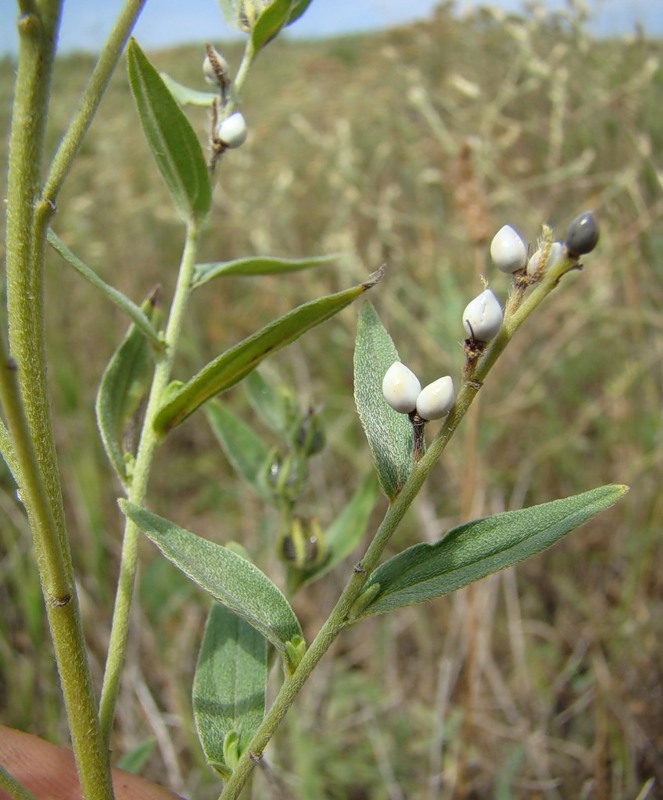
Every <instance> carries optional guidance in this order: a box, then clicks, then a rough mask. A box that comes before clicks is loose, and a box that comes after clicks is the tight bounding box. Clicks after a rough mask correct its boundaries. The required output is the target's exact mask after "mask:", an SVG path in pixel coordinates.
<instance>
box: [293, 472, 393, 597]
mask: <svg viewBox="0 0 663 800" xmlns="http://www.w3.org/2000/svg"><path fill="white" fill-rule="evenodd" d="M378 490H379V487H378V484H377V481H376V480H375V476H374V475H369V476H368V478H366V479H365V480H364V481H362V483H360V484H359V487H358V488H357V489H356V491H355V493H354V494H353V496H352V498H351V499H350V502H349V503H348V504H347V506H346V507H345V508H344V509H343V511H341V513H340V514H339V515H338V517H336V519H335V520H334V522H332V524H331V525H330V526H329V528H328V529H327V530H326V531H325V535H324V546H325V548H326V551H327V558H326V559H325V561H324V562H323V563H322V564H321V565H320V566H319V567H317V568H315V569H314V570H312V571H311V572H309V573H308V574H304V575H302V580H301V583H300V584H299V585H300V586H304V585H306V584H307V583H312V582H313V581H317V580H318V579H319V578H321V577H322V576H323V575H326V574H327V573H328V572H330V571H331V570H332V569H334V567H335V566H337V564H340V563H341V561H344V560H345V559H346V558H347V557H348V556H349V555H350V553H352V551H353V550H354V549H355V548H356V547H357V546H358V544H359V543H360V542H361V540H362V538H363V536H364V533H365V532H366V525H367V524H368V520H369V517H370V516H371V512H372V511H373V508H374V507H375V501H376V499H377V496H378Z"/></svg>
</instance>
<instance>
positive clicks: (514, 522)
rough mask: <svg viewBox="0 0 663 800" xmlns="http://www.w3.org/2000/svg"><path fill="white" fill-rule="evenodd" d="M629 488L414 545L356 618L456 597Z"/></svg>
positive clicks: (386, 569) (381, 574)
mask: <svg viewBox="0 0 663 800" xmlns="http://www.w3.org/2000/svg"><path fill="white" fill-rule="evenodd" d="M627 491H628V487H626V486H618V485H609V486H601V487H599V488H598V489H592V490H591V491H589V492H584V493H583V494H578V495H574V496H572V497H567V498H565V499H563V500H554V501H552V502H551V503H543V504H542V505H537V506H532V507H531V508H524V509H522V510H520V511H507V512H505V513H503V514H495V515H494V516H491V517H485V518H483V519H477V520H473V521H472V522H468V523H465V524H464V525H459V526H458V527H457V528H454V529H453V530H451V531H449V533H447V535H446V536H445V537H444V538H443V539H441V540H440V541H439V542H436V543H434V544H416V545H414V546H413V547H409V548H408V549H407V550H404V551H403V552H402V553H399V554H398V555H397V556H394V557H393V558H390V559H389V560H388V561H386V562H385V563H384V564H382V565H381V566H380V567H378V568H377V569H376V570H375V572H373V574H372V575H371V577H370V579H369V580H368V583H367V584H366V588H365V591H364V595H365V596H366V597H367V598H371V599H370V602H368V603H362V601H361V597H360V598H359V603H358V613H357V614H356V618H362V617H367V616H370V615H372V614H382V613H384V612H385V611H393V610H394V609H397V608H403V607H404V606H409V605H413V604H414V603H423V602H425V601H426V600H431V599H432V598H434V597H439V596H440V595H443V594H447V593H448V592H453V591H455V590H456V589H460V588H461V587H463V586H466V585H467V584H468V583H472V582H473V581H477V580H479V579H480V578H483V577H485V576H486V575H491V574H492V573H493V572H497V571H498V570H500V569H504V568H506V567H510V566H512V565H513V564H517V563H518V562H520V561H523V560H524V559H526V558H529V557H530V556H533V555H535V554H536V553H540V552H541V551H542V550H545V549H546V548H547V547H550V546H551V545H552V544H555V542H557V541H559V540H560V539H561V538H562V537H563V536H565V535H566V534H567V533H569V532H570V531H572V530H574V529H575V528H578V527H579V526H580V525H582V524H583V523H585V522H587V520H588V519H591V517H593V516H594V515H595V514H598V513H599V512H600V511H604V510H605V509H606V508H610V506H612V505H614V504H615V503H616V502H617V501H618V500H619V499H620V498H621V497H622V496H623V495H624V494H625V493H626V492H627Z"/></svg>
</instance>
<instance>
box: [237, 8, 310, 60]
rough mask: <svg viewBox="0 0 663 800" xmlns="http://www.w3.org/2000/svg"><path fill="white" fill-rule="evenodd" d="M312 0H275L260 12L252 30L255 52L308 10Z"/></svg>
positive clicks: (252, 42)
mask: <svg viewBox="0 0 663 800" xmlns="http://www.w3.org/2000/svg"><path fill="white" fill-rule="evenodd" d="M311 2H312V0H273V2H271V3H270V4H269V5H268V6H267V7H266V8H265V9H264V10H263V11H262V13H261V14H260V16H259V17H258V19H257V20H256V22H255V25H254V26H253V29H252V30H251V44H252V45H253V51H254V53H257V52H258V51H259V50H261V49H262V48H263V47H265V45H267V44H269V42H271V41H272V39H274V38H275V37H276V36H278V34H279V32H280V31H281V29H282V28H284V27H285V26H286V25H289V24H290V23H291V22H294V21H295V20H296V19H297V18H298V17H301V15H302V14H303V13H304V11H306V8H307V7H308V6H309V4H310V3H311Z"/></svg>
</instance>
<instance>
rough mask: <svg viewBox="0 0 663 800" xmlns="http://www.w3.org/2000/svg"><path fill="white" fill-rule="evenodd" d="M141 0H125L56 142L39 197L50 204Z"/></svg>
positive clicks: (88, 124) (133, 23)
mask: <svg viewBox="0 0 663 800" xmlns="http://www.w3.org/2000/svg"><path fill="white" fill-rule="evenodd" d="M145 1H146V0H126V2H125V4H124V6H123V7H122V10H121V11H120V14H119V16H118V17H117V19H116V21H115V24H114V25H113V28H112V30H111V32H110V34H109V36H108V39H107V40H106V43H105V44H104V47H103V49H102V51H101V53H100V54H99V60H98V61H97V64H96V66H95V68H94V70H93V72H92V75H91V76H90V80H89V81H88V84H87V86H86V87H85V91H84V92H83V95H82V97H81V100H80V102H79V105H78V110H77V112H76V114H75V116H74V118H73V119H72V121H71V124H70V125H69V128H68V129H67V132H66V133H65V135H64V137H63V138H62V141H61V142H60V146H59V147H58V150H57V152H56V154H55V156H54V157H53V161H52V163H51V167H50V170H49V173H48V177H47V178H46V183H45V185H44V191H43V197H44V199H45V200H46V201H47V202H48V203H50V204H51V205H53V204H54V203H55V201H56V199H57V196H58V194H59V193H60V189H61V188H62V184H63V183H64V180H65V178H66V177H67V174H68V173H69V170H70V169H71V165H72V164H73V161H74V159H75V158H76V155H77V154H78V151H79V149H80V146H81V143H82V141H83V137H84V136H85V134H86V133H87V130H88V128H89V127H90V124H91V123H92V120H93V118H94V115H95V114H96V112H97V108H98V107H99V104H100V103H101V100H102V98H103V96H104V93H105V91H106V88H107V87H108V83H109V81H110V79H111V76H112V75H113V72H114V71H115V67H116V66H117V62H118V60H119V58H120V55H121V54H122V51H123V50H124V45H125V44H126V42H127V39H128V38H129V34H130V33H131V31H132V30H133V27H134V25H135V24H136V21H137V20H138V17H139V16H140V12H141V11H142V10H143V6H144V5H145Z"/></svg>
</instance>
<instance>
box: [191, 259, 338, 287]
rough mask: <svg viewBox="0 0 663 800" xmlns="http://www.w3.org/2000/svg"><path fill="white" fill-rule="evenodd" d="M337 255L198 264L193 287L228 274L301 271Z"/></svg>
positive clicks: (275, 273)
mask: <svg viewBox="0 0 663 800" xmlns="http://www.w3.org/2000/svg"><path fill="white" fill-rule="evenodd" d="M335 258H336V256H313V257H311V258H272V257H269V256H253V257H251V258H237V259H235V260H234V261H217V262H213V263H210V264H196V266H195V267H194V270H193V282H192V286H193V288H194V289H195V288H197V287H198V286H202V285H203V284H204V283H207V282H208V281H211V280H214V278H221V277H226V276H228V275H281V274H283V273H286V272H299V271H301V270H304V269H311V268H312V267H317V266H319V265H320V264H326V263H327V262H329V261H333V260H334V259H335Z"/></svg>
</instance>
